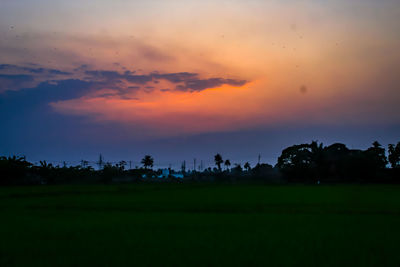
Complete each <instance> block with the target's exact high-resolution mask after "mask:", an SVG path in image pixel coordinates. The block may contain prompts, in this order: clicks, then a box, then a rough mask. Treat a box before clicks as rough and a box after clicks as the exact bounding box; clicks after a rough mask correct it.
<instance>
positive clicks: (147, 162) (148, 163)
mask: <svg viewBox="0 0 400 267" xmlns="http://www.w3.org/2000/svg"><path fill="white" fill-rule="evenodd" d="M141 163H142V164H143V166H144V168H145V169H146V170H147V168H148V167H150V168H152V167H153V164H154V159H153V157H152V156H150V155H146V156H144V158H143V159H142V161H141Z"/></svg>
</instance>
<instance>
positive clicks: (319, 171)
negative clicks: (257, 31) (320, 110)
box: [0, 141, 400, 185]
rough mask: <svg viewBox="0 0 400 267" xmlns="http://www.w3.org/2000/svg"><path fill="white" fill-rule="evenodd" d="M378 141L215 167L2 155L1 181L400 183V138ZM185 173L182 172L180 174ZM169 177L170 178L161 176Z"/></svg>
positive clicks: (294, 149) (315, 146)
mask: <svg viewBox="0 0 400 267" xmlns="http://www.w3.org/2000/svg"><path fill="white" fill-rule="evenodd" d="M387 152H388V153H387V154H388V155H387V156H386V150H385V148H384V147H383V146H382V145H381V144H379V143H378V142H374V143H373V144H372V146H371V147H369V148H367V149H366V150H360V149H349V148H347V146H346V145H344V144H341V143H335V144H332V145H329V146H324V145H323V144H322V143H318V142H316V141H313V142H311V143H309V144H300V145H293V146H290V147H287V148H285V149H284V150H283V151H282V153H281V155H280V156H279V157H278V160H277V164H276V165H275V166H272V165H270V164H266V163H258V164H257V165H255V166H254V167H253V168H252V167H251V165H250V163H249V162H245V163H244V164H243V167H242V165H241V164H240V163H236V164H231V161H230V160H229V159H223V157H222V155H221V154H216V155H215V156H214V163H215V167H213V168H211V167H208V168H206V169H205V170H202V171H196V170H192V171H186V166H185V164H182V168H181V170H179V171H176V170H173V169H170V168H169V169H167V171H165V170H162V169H158V170H153V166H154V158H153V157H152V156H151V155H145V156H144V157H143V159H142V160H141V164H142V166H141V167H135V168H134V169H130V168H129V169H126V165H127V163H126V162H125V161H120V162H118V163H116V164H111V163H107V162H103V160H102V156H100V160H99V162H100V163H99V170H95V169H94V168H93V167H91V166H89V165H88V164H85V161H82V162H81V164H80V165H77V166H66V165H63V166H58V165H57V166H54V165H52V164H50V163H47V162H46V161H40V163H39V164H36V165H35V164H33V163H31V162H29V161H27V160H26V158H25V157H23V156H22V157H19V156H10V157H5V156H1V157H0V185H30V184H63V183H111V182H115V181H126V182H149V181H150V182H155V181H157V182H159V181H164V182H182V180H183V181H225V182H226V181H240V180H242V181H265V182H278V183H286V182H288V183H318V184H319V183H348V182H359V183H379V182H381V183H388V182H390V183H397V182H400V142H398V143H397V144H389V146H388V149H387ZM176 173H180V177H184V178H183V179H180V178H176V177H177V176H176V175H174V174H176ZM160 178H164V179H160Z"/></svg>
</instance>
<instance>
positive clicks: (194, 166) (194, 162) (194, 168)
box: [193, 158, 196, 171]
mask: <svg viewBox="0 0 400 267" xmlns="http://www.w3.org/2000/svg"><path fill="white" fill-rule="evenodd" d="M193 171H196V158H194V159H193Z"/></svg>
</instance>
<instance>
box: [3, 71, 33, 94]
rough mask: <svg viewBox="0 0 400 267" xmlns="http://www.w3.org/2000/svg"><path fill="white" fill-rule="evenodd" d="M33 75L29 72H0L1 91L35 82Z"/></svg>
mask: <svg viewBox="0 0 400 267" xmlns="http://www.w3.org/2000/svg"><path fill="white" fill-rule="evenodd" d="M33 81H34V78H33V76H32V75H27V74H15V75H14V74H0V92H3V91H7V90H16V89H19V88H21V87H24V86H28V84H29V83H31V82H33Z"/></svg>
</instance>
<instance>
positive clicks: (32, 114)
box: [0, 0, 400, 168]
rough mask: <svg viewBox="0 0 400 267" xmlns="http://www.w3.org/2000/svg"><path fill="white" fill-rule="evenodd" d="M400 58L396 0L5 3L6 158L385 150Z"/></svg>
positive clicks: (1, 87)
mask: <svg viewBox="0 0 400 267" xmlns="http://www.w3.org/2000/svg"><path fill="white" fill-rule="evenodd" d="M399 50H400V2H399V1H398V0H379V1H378V0H374V1H371V0H354V1H345V0H332V1H322V0H299V1H292V0H279V1H278V0H275V1H268V0H264V1H262V0H230V1H215V0H214V1H209V0H202V1H197V0H185V1H183V0H180V1H178V0H176V1H172V0H158V1H155V0H147V1H139V0H113V1H111V0H96V1H90V0H69V1H61V0H34V1H33V0H18V1H16V0H0V123H1V124H0V129H1V132H0V154H2V155H12V154H18V155H26V156H27V157H28V160H32V161H37V160H40V159H47V160H49V161H54V162H57V161H63V160H66V161H68V162H71V163H72V162H78V161H80V160H81V159H87V160H92V161H95V160H96V159H97V157H98V155H99V153H102V154H103V155H104V157H105V159H106V160H109V161H117V160H132V161H133V162H134V164H135V165H138V164H139V163H138V162H139V161H140V159H141V158H142V157H143V155H145V154H151V155H153V156H154V158H155V165H156V167H157V166H160V167H164V166H168V165H169V164H171V166H172V167H175V168H179V167H180V164H181V162H182V161H183V160H186V161H189V162H191V161H192V160H193V158H196V159H197V162H200V160H203V161H204V165H207V164H211V163H212V160H213V155H214V154H216V153H221V154H222V156H223V157H224V158H229V159H231V162H233V163H236V162H237V163H243V162H245V161H250V162H252V164H254V163H255V162H256V161H257V157H258V155H259V154H261V159H262V161H264V162H268V163H271V164H275V163H276V157H277V156H279V154H280V151H281V150H282V149H283V148H285V147H287V146H289V145H293V144H298V143H302V142H310V141H311V140H318V141H321V142H324V143H326V144H330V143H334V142H343V143H345V144H347V145H348V146H349V147H350V148H351V147H359V148H366V147H368V146H369V145H370V144H371V143H372V142H373V141H374V140H378V141H380V142H381V143H382V144H383V145H385V146H386V145H387V144H388V143H393V142H397V141H400V105H399V102H400V52H399ZM188 165H189V167H190V164H188Z"/></svg>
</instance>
